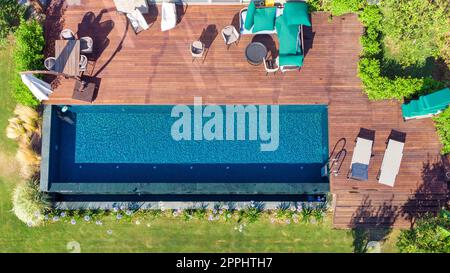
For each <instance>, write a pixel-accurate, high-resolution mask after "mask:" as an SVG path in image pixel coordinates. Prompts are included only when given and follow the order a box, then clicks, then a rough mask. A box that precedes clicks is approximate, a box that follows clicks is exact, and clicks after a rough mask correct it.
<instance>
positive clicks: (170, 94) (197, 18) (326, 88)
mask: <svg viewBox="0 0 450 273" xmlns="http://www.w3.org/2000/svg"><path fill="white" fill-rule="evenodd" d="M59 2H60V1H53V2H52V6H53V7H57V6H58V5H57V4H58V3H59ZM81 4H82V5H79V6H68V7H67V9H64V12H60V10H58V8H54V9H49V14H48V16H47V21H46V36H47V41H48V47H47V50H46V51H47V52H49V54H51V52H52V48H51V47H52V39H55V38H54V37H57V36H58V34H59V31H60V30H61V29H62V28H70V29H72V30H74V31H75V32H78V34H79V35H82V36H85V35H86V36H91V37H93V38H94V41H95V43H96V48H97V51H98V52H101V54H99V56H98V58H96V62H95V67H94V68H93V69H92V66H91V69H92V73H91V74H94V75H96V76H97V77H99V78H101V85H100V89H99V92H98V95H97V98H96V100H95V101H94V103H93V104H178V103H187V104H192V103H193V98H194V96H201V97H202V98H203V102H204V103H216V104H238V103H242V104H327V105H328V106H329V143H330V151H331V149H332V148H333V146H334V144H335V143H336V142H337V141H338V140H339V139H341V138H345V139H346V146H345V148H346V149H347V151H348V154H347V157H346V159H345V160H344V163H343V165H342V168H341V171H340V174H339V175H338V176H332V177H331V182H330V183H331V190H332V193H333V194H335V196H336V198H337V200H336V208H335V212H334V216H335V217H334V224H335V226H336V227H353V226H377V227H378V226H380V225H382V226H392V225H394V226H400V227H405V226H409V225H410V223H411V218H412V216H414V215H416V214H418V213H421V212H422V211H423V210H426V211H435V210H437V209H438V208H439V205H440V204H441V200H442V198H445V197H444V196H445V194H446V191H447V188H446V185H445V183H444V182H443V178H441V177H440V172H439V168H440V167H439V166H440V164H441V163H440V157H439V150H440V147H441V145H440V143H439V140H438V137H437V135H436V133H435V129H434V126H433V124H432V121H431V120H430V119H424V120H416V121H409V122H404V121H403V120H402V117H401V109H400V104H399V102H397V101H381V102H374V101H369V100H368V99H367V96H366V95H365V94H364V93H363V92H362V90H361V82H360V80H359V78H358V77H357V75H356V74H357V62H358V59H359V52H360V50H361V46H360V44H359V38H360V36H361V34H362V32H363V29H362V26H361V24H360V23H359V21H358V19H357V16H356V15H351V14H350V15H345V16H341V17H334V18H333V20H331V21H330V20H329V18H328V14H326V13H314V14H312V16H311V17H312V25H313V26H312V29H308V30H307V31H305V45H307V48H308V47H309V49H308V51H307V54H306V57H305V61H304V66H303V68H302V69H301V71H300V72H289V73H286V74H283V75H282V74H281V73H279V74H277V75H269V76H265V73H264V68H263V66H252V65H249V64H248V63H247V62H246V60H245V57H244V49H245V46H246V45H247V44H248V43H249V42H251V40H252V39H253V38H254V36H252V35H245V36H242V37H241V40H240V42H239V45H238V46H231V47H230V49H229V50H227V49H226V46H225V45H224V43H223V40H222V37H221V36H220V34H219V35H218V36H217V37H216V38H215V39H214V41H213V42H212V44H211V46H210V48H209V51H208V53H207V56H206V59H205V61H204V63H197V62H196V63H192V61H191V56H190V53H189V51H188V45H189V43H190V42H191V41H193V40H197V39H199V37H200V35H201V33H202V30H203V29H204V28H207V27H208V26H210V27H211V26H214V27H215V28H216V29H217V31H218V32H219V33H220V30H221V29H222V28H223V27H224V26H226V25H229V24H231V23H232V22H236V18H237V17H236V16H237V14H238V12H239V10H240V9H241V8H242V6H240V5H229V6H223V5H220V6H214V5H206V6H205V5H198V6H196V5H189V7H188V9H187V12H186V14H184V15H183V17H182V19H181V22H180V23H179V24H178V25H177V26H176V28H175V29H173V30H170V31H167V32H161V31H160V17H159V16H156V17H155V16H150V15H145V17H146V19H147V20H148V21H149V22H150V21H153V20H155V21H154V24H153V25H152V26H151V28H150V29H149V30H147V31H143V32H141V33H140V34H138V35H135V34H134V32H133V30H132V29H131V28H129V27H128V28H127V20H126V19H125V17H124V15H122V14H119V13H117V12H116V11H115V8H114V4H113V1H112V0H102V1H93V0H91V1H89V0H81ZM159 8H160V7H158V9H159ZM151 10H153V11H152V13H153V14H160V10H158V11H156V10H155V9H154V8H153V9H151ZM89 12H92V13H93V15H94V16H95V21H94V22H93V23H90V24H85V23H81V22H82V21H83V17H84V16H86V15H87V14H89ZM62 13H63V15H61V14H62ZM233 18H234V19H233ZM265 42H271V43H273V46H272V47H273V48H275V49H276V48H277V46H278V44H277V43H278V42H277V38H276V36H272V40H270V39H266V40H265ZM99 44H100V45H102V44H105V45H106V44H107V46H99ZM311 44H312V47H311V46H310V45H311ZM269 48H271V47H269ZM274 52H276V50H274ZM88 70H89V68H88ZM73 86H74V82H73V81H71V80H62V81H61V82H60V84H59V85H58V87H57V88H56V90H55V91H54V93H53V94H52V95H51V97H50V100H49V101H48V102H47V103H51V104H82V102H79V101H74V100H72V98H71V97H72V90H73ZM360 127H365V128H370V129H373V130H376V139H375V145H374V157H373V158H372V160H371V166H370V173H369V181H367V182H355V181H349V180H348V179H347V178H346V174H347V171H348V168H349V164H350V159H351V155H352V151H353V149H354V142H353V141H354V138H355V137H356V135H357V133H358V131H359V128H360ZM391 129H396V130H400V131H403V132H405V133H406V134H407V137H406V145H405V151H404V157H403V161H402V165H401V168H400V173H399V175H398V177H397V180H396V183H395V186H394V187H393V188H391V187H388V186H385V185H381V184H379V183H377V181H376V179H375V178H376V175H377V173H378V170H379V168H380V166H381V160H382V158H383V154H384V150H385V147H386V145H385V140H386V138H387V137H388V135H389V133H390V130H391ZM427 196H428V197H429V198H431V201H429V202H428V203H426V204H425V205H424V206H422V205H421V204H422V203H420V202H421V200H423V199H426V198H427ZM424 207H425V209H424Z"/></svg>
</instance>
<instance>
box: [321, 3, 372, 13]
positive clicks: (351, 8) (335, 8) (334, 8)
mask: <svg viewBox="0 0 450 273" xmlns="http://www.w3.org/2000/svg"><path fill="white" fill-rule="evenodd" d="M365 4H366V0H323V1H322V7H323V9H324V10H326V11H330V12H331V14H332V15H333V16H340V15H343V14H346V13H351V12H357V11H359V10H360V9H362V8H363V7H364V6H365Z"/></svg>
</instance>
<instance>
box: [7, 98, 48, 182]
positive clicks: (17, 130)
mask: <svg viewBox="0 0 450 273" xmlns="http://www.w3.org/2000/svg"><path fill="white" fill-rule="evenodd" d="M14 114H15V116H14V117H13V118H10V119H9V120H8V122H9V124H8V126H7V127H6V136H7V137H8V138H11V139H14V140H16V141H18V143H19V149H18V151H17V154H16V159H17V161H18V162H19V165H20V175H21V176H22V177H23V178H26V179H28V178H30V177H32V176H33V175H35V174H36V173H37V172H38V171H39V164H40V161H41V158H40V157H39V155H38V154H37V153H36V152H35V151H34V150H33V149H32V143H31V142H32V140H36V139H37V138H36V136H39V137H40V134H41V133H40V126H39V114H38V113H37V112H36V110H34V109H33V108H31V107H27V106H23V105H20V104H18V105H17V106H16V108H15V109H14Z"/></svg>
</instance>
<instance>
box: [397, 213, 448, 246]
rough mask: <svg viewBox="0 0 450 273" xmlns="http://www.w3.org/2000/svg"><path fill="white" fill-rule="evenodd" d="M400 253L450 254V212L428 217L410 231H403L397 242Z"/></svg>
mask: <svg viewBox="0 0 450 273" xmlns="http://www.w3.org/2000/svg"><path fill="white" fill-rule="evenodd" d="M397 247H398V248H399V250H400V252H408V253H415V252H435V253H450V212H449V211H446V210H442V212H441V213H440V214H439V215H438V216H433V215H427V216H425V217H424V218H422V219H420V220H419V221H418V222H417V225H416V226H415V227H414V228H412V229H409V230H403V231H402V232H401V233H400V235H399V237H398V241H397Z"/></svg>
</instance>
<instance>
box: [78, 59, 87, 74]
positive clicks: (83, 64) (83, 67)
mask: <svg viewBox="0 0 450 273" xmlns="http://www.w3.org/2000/svg"><path fill="white" fill-rule="evenodd" d="M87 64H88V58H87V57H86V56H85V55H80V72H84V71H86V68H87Z"/></svg>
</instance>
